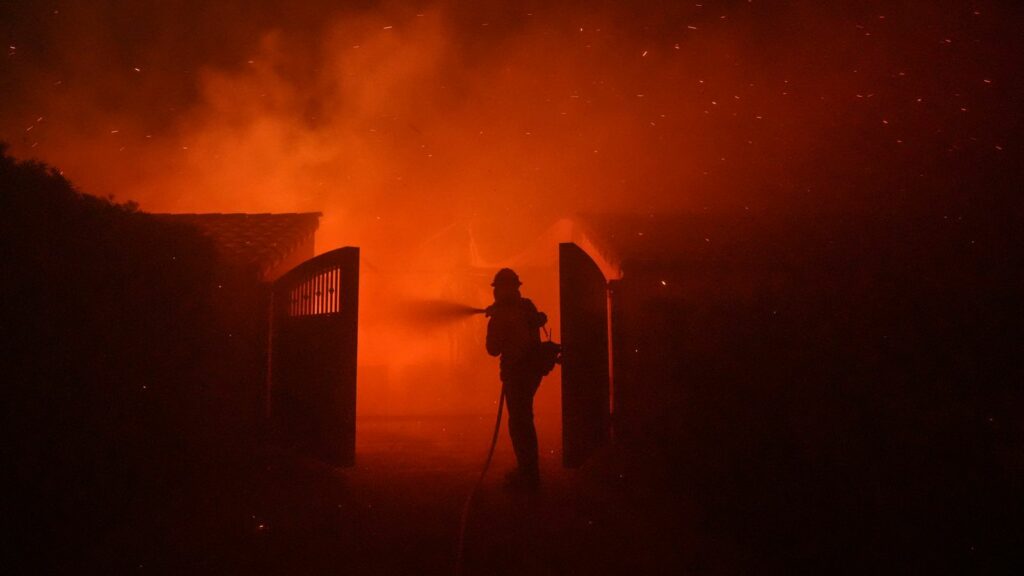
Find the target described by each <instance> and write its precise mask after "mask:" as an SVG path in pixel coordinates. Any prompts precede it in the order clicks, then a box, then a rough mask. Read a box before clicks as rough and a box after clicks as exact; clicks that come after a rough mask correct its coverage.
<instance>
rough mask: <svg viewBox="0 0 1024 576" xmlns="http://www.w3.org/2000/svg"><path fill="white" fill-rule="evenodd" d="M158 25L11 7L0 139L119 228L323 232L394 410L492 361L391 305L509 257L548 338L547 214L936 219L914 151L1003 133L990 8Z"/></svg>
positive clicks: (347, 14)
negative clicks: (888, 212)
mask: <svg viewBox="0 0 1024 576" xmlns="http://www.w3.org/2000/svg"><path fill="white" fill-rule="evenodd" d="M164 4H165V3H164ZM164 4H161V3H146V2H140V3H137V5H136V4H133V5H132V6H130V7H120V6H101V5H99V4H97V5H95V6H86V7H81V6H78V7H69V8H66V9H63V10H65V11H64V12H60V11H49V10H45V11H39V12H38V13H36V12H33V11H32V10H34V9H32V8H24V9H21V11H20V12H18V13H17V14H16V16H18V17H19V18H20V20H18V21H17V22H15V23H14V24H12V30H16V31H17V32H16V33H12V34H15V35H14V36H11V38H10V40H9V42H8V43H9V46H10V47H9V48H8V55H7V57H6V58H7V59H6V62H7V64H8V67H7V70H6V71H5V72H4V73H3V76H2V77H0V80H2V81H3V82H4V84H2V85H0V86H8V87H10V88H11V90H10V92H11V93H12V94H13V95H14V97H12V98H11V101H10V104H9V105H8V108H7V111H6V112H4V113H2V114H0V137H3V138H5V139H7V140H9V141H10V142H11V145H12V152H14V153H15V154H16V155H19V156H22V157H30V156H35V157H39V158H42V159H44V160H46V161H48V162H50V163H52V164H54V165H56V166H58V167H60V168H61V169H62V170H64V172H65V173H66V174H67V175H68V176H69V177H70V178H71V179H72V180H73V181H75V182H76V183H78V185H79V186H81V188H82V189H84V190H86V191H88V192H91V193H94V194H99V195H106V194H116V195H117V196H118V197H119V198H122V199H132V200H136V201H138V202H139V203H140V205H141V207H142V209H144V210H149V211H159V212H176V211H182V212H186V211H187V212H292V211H321V212H323V213H324V218H323V220H322V223H321V228H320V231H319V233H318V237H317V242H318V246H317V249H318V251H321V252H322V251H324V250H327V249H331V248H334V247H338V246H342V245H355V246H360V247H361V248H362V256H363V268H364V273H363V278H364V285H363V296H362V307H361V313H362V321H363V322H362V326H363V334H362V339H361V346H362V348H361V362H362V363H363V365H364V366H365V367H366V368H367V369H366V371H365V372H364V373H363V374H365V375H366V382H372V381H374V380H375V379H376V381H378V382H384V383H383V384H379V385H380V386H386V387H391V388H393V390H391V392H389V394H392V395H393V396H395V397H398V398H402V400H401V403H402V404H404V405H406V406H411V405H412V404H415V403H417V402H418V403H419V404H420V405H422V406H428V405H444V404H445V403H446V402H447V400H446V398H449V397H450V395H458V394H462V395H470V396H472V394H471V393H470V392H467V390H471V389H473V387H476V388H477V389H481V388H483V389H485V390H487V392H488V394H489V393H490V392H491V391H493V390H492V389H493V386H494V382H495V381H496V375H495V372H496V365H495V363H494V362H493V361H492V360H491V359H488V358H486V357H484V356H483V352H482V347H481V348H480V349H477V350H468V349H464V348H466V346H467V343H472V342H473V338H474V336H473V334H477V336H475V337H479V334H480V333H481V331H482V329H483V323H482V321H481V319H480V318H469V319H467V320H465V322H463V323H457V324H456V325H455V326H450V327H448V328H445V329H444V330H429V331H424V330H422V329H418V328H416V327H414V326H410V325H408V324H406V323H403V321H402V320H401V317H400V314H398V312H397V310H398V309H399V308H400V303H402V302H407V301H413V300H420V299H431V298H445V299H449V300H453V301H457V302H460V303H463V304H466V305H468V306H476V307H480V306H485V305H486V304H488V303H489V290H488V288H489V287H488V281H489V276H490V274H492V273H493V271H494V269H495V267H497V266H501V265H505V264H508V263H510V262H515V263H516V265H517V266H520V267H526V268H527V269H528V270H527V272H528V273H527V274H525V275H524V280H525V281H526V286H525V287H524V290H525V292H526V295H527V296H529V297H533V298H534V299H535V300H536V301H537V302H538V304H539V305H540V306H541V308H542V309H545V310H546V311H547V312H548V313H549V316H550V317H551V318H552V319H557V272H556V270H555V268H554V266H555V258H556V256H555V255H556V250H557V246H555V245H554V244H552V245H551V246H549V247H548V248H549V250H548V251H545V250H544V249H543V247H541V248H538V249H536V250H533V249H530V250H528V249H527V248H526V247H527V246H530V245H531V244H532V243H535V242H536V239H537V238H555V237H556V236H557V235H546V234H550V230H552V228H553V227H557V223H558V222H559V220H560V219H562V218H565V217H571V216H572V215H574V214H576V213H579V212H616V211H628V212H631V213H640V214H654V213H664V212H669V211H704V210H725V209H729V210H745V211H751V212H753V213H762V212H765V211H771V210H779V209H787V210H793V209H805V207H808V206H811V207H816V208H824V209H825V210H826V211H828V212H841V211H844V210H851V209H853V210H860V209H865V207H869V208H870V207H874V206H882V207H889V206H893V205H897V204H901V203H910V202H913V201H914V198H909V197H908V195H907V194H906V193H905V192H899V193H894V191H897V190H899V189H900V187H901V186H903V183H905V182H906V181H908V180H910V179H911V178H914V180H913V182H915V183H919V182H920V181H921V180H919V179H918V178H919V177H918V174H927V175H928V177H929V180H928V182H931V183H933V184H934V186H933V187H934V188H935V189H936V190H937V192H938V194H933V190H931V189H929V190H926V191H925V192H921V194H920V197H923V198H927V200H928V201H929V202H935V201H936V198H940V199H941V193H942V192H943V191H945V190H947V189H946V188H943V186H946V184H944V183H942V182H943V181H942V178H941V177H940V175H939V172H938V170H940V169H941V167H943V166H947V165H956V161H957V160H956V157H952V156H950V155H949V154H947V155H946V156H943V155H942V154H939V153H937V151H940V150H945V149H947V148H949V149H956V150H961V151H962V150H975V151H982V150H984V151H987V152H985V154H995V155H998V154H1000V153H1001V151H1002V150H1003V147H1004V146H1005V144H1006V140H1007V138H1008V136H1007V134H1008V133H1007V132H1006V131H1007V130H1009V128H1004V126H1012V125H1013V122H1005V121H1004V120H1005V118H1006V117H1007V114H1008V113H1009V112H1011V111H1012V112H1013V114H1016V115H1017V116H1014V117H1019V111H1015V110H1016V108H1015V107H1014V105H1013V102H1015V100H1014V99H1013V98H1009V97H1008V95H1010V94H1011V92H1010V91H1009V89H1005V88H1003V87H1004V86H1008V85H1009V83H1010V82H1011V79H1012V78H1013V77H1015V74H1016V68H1015V66H1014V62H1013V60H1012V59H1007V60H1005V61H998V60H995V59H991V58H985V57H984V56H985V55H986V54H988V51H991V50H994V48H993V47H994V46H995V43H997V42H998V41H999V40H998V39H999V38H1010V37H1016V36H1014V35H1007V34H1002V33H1001V31H1002V28H1000V26H1002V25H1001V24H1000V22H1004V21H1009V22H1012V21H1013V20H1012V19H1011V18H1005V17H1004V16H1005V15H1003V14H1002V13H1001V11H1000V9H999V6H998V5H992V6H989V5H985V6H982V7H980V8H978V9H976V10H974V11H973V12H974V13H973V14H972V13H964V14H959V13H957V14H950V13H948V11H946V10H945V9H940V8H935V7H931V6H930V4H929V3H926V2H908V3H905V4H901V5H900V9H896V8H893V10H892V12H891V13H881V12H882V8H884V7H887V4H883V5H882V7H872V6H858V7H855V8H829V9H826V8H823V7H822V5H821V4H820V3H817V2H810V1H808V2H796V3H792V5H791V6H789V7H788V8H786V9H775V10H773V9H771V8H769V7H765V6H761V3H748V2H736V3H725V4H722V5H719V4H714V5H712V4H708V5H707V6H704V5H702V4H695V5H686V6H682V5H680V4H679V3H665V4H664V5H656V4H657V3H654V4H652V7H649V8H628V7H614V6H612V7H604V8H601V9H594V8H593V7H592V3H583V2H580V3H576V2H568V3H556V4H550V3H537V5H536V6H531V5H529V3H527V4H524V5H519V6H510V5H509V4H508V3H506V2H480V3H472V4H473V6H471V7H458V6H456V5H455V4H454V3H446V2H435V3H420V4H419V5H418V6H412V7H410V6H408V5H403V4H401V3H383V4H381V5H378V6H375V7H372V8H368V9H338V8H334V7H333V3H326V2H307V3H298V4H296V5H295V6H294V7H291V8H289V9H288V10H283V9H282V10H278V9H273V8H263V9H253V8H251V7H250V4H249V3H238V4H237V5H235V4H233V3H230V2H228V3H217V4H218V6H214V7H211V6H206V5H205V3H196V4H195V5H192V4H189V3H184V4H182V5H180V6H179V5H174V6H166V5H164ZM51 12H52V13H51ZM185 30H192V31H194V33H193V34H191V35H188V36H186V35H185V34H186V32H185ZM979 65H980V66H981V69H979V68H978V66H979ZM999 90H1004V91H1003V92H999ZM965 110H966V111H965ZM979 126H984V127H986V129H985V130H978V129H976V128H977V127H979ZM950 147H952V148H950ZM981 153H982V152H977V154H981ZM967 161H969V159H966V160H963V162H967ZM529 269H532V270H529ZM556 328H557V326H556ZM556 334H557V332H556ZM438 359H441V360H443V361H439V360H438ZM446 371H447V372H446ZM485 377H486V378H490V379H491V380H492V382H490V384H481V383H479V382H475V381H474V382H464V380H473V379H478V378H485ZM453 381H457V384H451V386H452V387H453V388H451V389H448V388H444V387H443V386H441V385H440V384H438V383H439V382H449V383H450V382H453ZM396 382H398V383H397V384H396ZM445 386H448V384H445ZM486 386H490V387H491V388H486ZM362 390H363V391H366V392H367V394H372V393H371V392H368V390H372V389H370V388H363V389H362ZM413 391H419V392H413ZM481 394H482V393H481ZM367 402H368V403H369V404H370V405H372V404H373V403H374V402H379V407H381V408H382V409H384V408H385V404H388V402H389V401H386V400H384V399H381V398H376V399H374V397H372V395H371V396H367ZM463 408H465V407H463ZM466 409H468V408H466Z"/></svg>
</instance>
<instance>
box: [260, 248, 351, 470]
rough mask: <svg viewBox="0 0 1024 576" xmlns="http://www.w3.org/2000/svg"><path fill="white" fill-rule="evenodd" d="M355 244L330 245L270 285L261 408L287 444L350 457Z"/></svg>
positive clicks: (343, 462) (344, 460)
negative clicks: (328, 249) (265, 404)
mask: <svg viewBox="0 0 1024 576" xmlns="http://www.w3.org/2000/svg"><path fill="white" fill-rule="evenodd" d="M358 311H359V248H353V247H346V248H339V249H337V250H332V251H331V252H327V253H325V254H321V255H320V256H317V257H316V258H312V259H310V260H307V261H305V262H303V263H302V264H300V265H298V266H296V267H295V268H293V269H292V270H291V271H289V272H288V273H287V274H285V275H284V276H282V277H281V278H280V279H278V280H277V281H276V282H274V286H273V306H272V312H271V314H272V316H271V329H270V334H271V342H270V379H269V387H270V389H269V391H268V402H269V404H268V408H269V411H270V415H271V418H272V422H273V425H274V428H275V430H276V431H277V433H278V434H279V435H280V437H281V438H282V439H283V440H284V441H286V442H287V443H288V444H290V445H291V446H293V447H295V448H297V449H298V450H300V451H302V452H304V453H306V454H309V455H311V456H314V457H317V458H321V459H323V460H326V461H328V462H331V463H333V464H336V465H340V466H351V465H352V464H353V463H354V462H355V440H356V348H357V346H356V345H357V333H358V332H357V328H358V324H357V323H358Z"/></svg>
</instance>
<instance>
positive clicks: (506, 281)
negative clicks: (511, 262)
mask: <svg viewBox="0 0 1024 576" xmlns="http://www.w3.org/2000/svg"><path fill="white" fill-rule="evenodd" d="M522 285H523V283H522V282H520V281H519V275H518V274H516V272H515V270H513V269H511V268H502V269H501V270H498V273H497V274H495V275H494V281H493V282H491V286H517V287H518V286H522Z"/></svg>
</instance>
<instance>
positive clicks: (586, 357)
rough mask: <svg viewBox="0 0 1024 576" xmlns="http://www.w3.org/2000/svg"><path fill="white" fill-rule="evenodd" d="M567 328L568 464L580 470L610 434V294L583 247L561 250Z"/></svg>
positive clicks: (564, 418) (564, 394)
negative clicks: (578, 467) (579, 467)
mask: <svg viewBox="0 0 1024 576" xmlns="http://www.w3.org/2000/svg"><path fill="white" fill-rule="evenodd" d="M558 278H559V302H560V306H561V326H562V462H563V464H564V465H565V466H569V467H575V466H579V465H581V464H583V462H584V461H586V459H587V458H588V457H589V456H590V455H591V453H593V452H594V450H596V449H597V448H599V447H600V446H602V445H604V444H605V443H606V442H607V440H608V436H609V431H610V422H611V415H610V406H609V389H610V387H611V380H610V378H609V371H608V290H607V283H606V282H605V278H604V274H602V273H601V269H600V268H598V266H597V264H596V263H594V261H593V260H592V259H591V258H590V256H588V255H587V253H586V252H584V251H583V250H582V249H581V248H580V247H579V246H577V245H576V244H573V243H571V242H567V243H562V244H559V245H558Z"/></svg>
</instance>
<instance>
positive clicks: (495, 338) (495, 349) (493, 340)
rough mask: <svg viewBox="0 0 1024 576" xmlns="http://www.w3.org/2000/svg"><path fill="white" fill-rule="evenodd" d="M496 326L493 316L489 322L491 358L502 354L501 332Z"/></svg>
mask: <svg viewBox="0 0 1024 576" xmlns="http://www.w3.org/2000/svg"><path fill="white" fill-rule="evenodd" d="M496 324H497V323H496V322H495V318H494V317H493V316H492V317H491V319H490V320H488V321H487V353H488V354H490V355H491V356H497V355H499V354H501V344H502V341H501V330H499V329H498V327H497V326H496Z"/></svg>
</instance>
